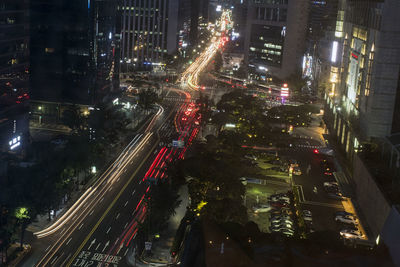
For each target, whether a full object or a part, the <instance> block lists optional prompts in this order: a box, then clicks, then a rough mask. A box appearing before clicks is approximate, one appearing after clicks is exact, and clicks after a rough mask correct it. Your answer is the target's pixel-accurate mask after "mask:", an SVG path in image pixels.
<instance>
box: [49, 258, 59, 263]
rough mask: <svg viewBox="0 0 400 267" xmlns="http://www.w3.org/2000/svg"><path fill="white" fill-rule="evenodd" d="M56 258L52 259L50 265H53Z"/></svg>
mask: <svg viewBox="0 0 400 267" xmlns="http://www.w3.org/2000/svg"><path fill="white" fill-rule="evenodd" d="M57 258H58V256H56V257H55V258H54V260H52V261H51V263H50V264H54V262H55V261H56V260H57Z"/></svg>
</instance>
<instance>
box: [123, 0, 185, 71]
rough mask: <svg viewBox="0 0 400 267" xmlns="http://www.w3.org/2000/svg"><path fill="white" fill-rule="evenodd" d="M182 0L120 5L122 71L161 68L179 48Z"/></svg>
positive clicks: (133, 2)
mask: <svg viewBox="0 0 400 267" xmlns="http://www.w3.org/2000/svg"><path fill="white" fill-rule="evenodd" d="M178 9H179V0H148V1H143V0H142V1H127V0H123V1H122V3H121V13H122V25H121V26H122V30H121V35H122V44H121V49H122V51H121V59H122V63H123V66H124V67H123V70H124V71H127V70H129V69H136V68H147V69H150V68H151V67H152V66H153V67H154V66H162V65H163V64H164V62H163V61H164V58H165V56H166V55H167V54H172V53H174V52H175V51H176V49H177V45H178Z"/></svg>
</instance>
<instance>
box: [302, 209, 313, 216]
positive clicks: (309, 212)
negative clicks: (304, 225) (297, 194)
mask: <svg viewBox="0 0 400 267" xmlns="http://www.w3.org/2000/svg"><path fill="white" fill-rule="evenodd" d="M303 216H306V217H312V214H311V211H309V210H303Z"/></svg>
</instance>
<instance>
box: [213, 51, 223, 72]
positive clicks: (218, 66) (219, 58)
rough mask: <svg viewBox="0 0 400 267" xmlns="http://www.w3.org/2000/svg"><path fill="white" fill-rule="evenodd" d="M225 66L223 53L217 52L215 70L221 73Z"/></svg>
mask: <svg viewBox="0 0 400 267" xmlns="http://www.w3.org/2000/svg"><path fill="white" fill-rule="evenodd" d="M222 65H223V58H222V53H221V52H217V53H216V54H215V59H214V68H215V71H216V72H219V71H220V70H221V68H222Z"/></svg>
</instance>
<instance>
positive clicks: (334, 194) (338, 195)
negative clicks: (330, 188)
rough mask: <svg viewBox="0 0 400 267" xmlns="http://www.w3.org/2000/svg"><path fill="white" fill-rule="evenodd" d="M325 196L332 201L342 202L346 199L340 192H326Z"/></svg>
mask: <svg viewBox="0 0 400 267" xmlns="http://www.w3.org/2000/svg"><path fill="white" fill-rule="evenodd" d="M327 196H328V197H329V198H332V199H337V200H344V199H346V198H345V197H344V196H343V194H342V193H340V192H328V194H327Z"/></svg>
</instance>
